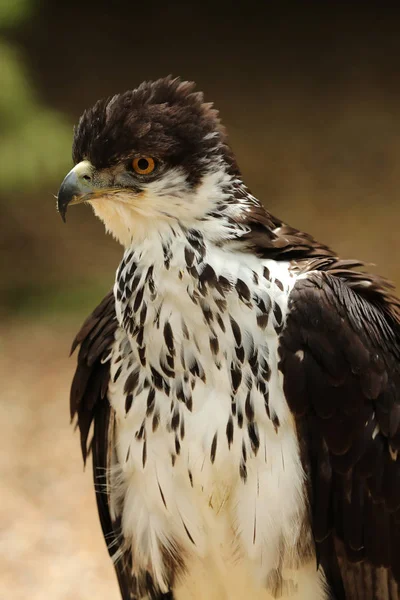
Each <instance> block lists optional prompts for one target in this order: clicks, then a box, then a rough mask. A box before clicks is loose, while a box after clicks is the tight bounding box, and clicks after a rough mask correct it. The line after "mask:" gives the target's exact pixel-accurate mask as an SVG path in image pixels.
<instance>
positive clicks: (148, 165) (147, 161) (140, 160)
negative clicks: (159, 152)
mask: <svg viewBox="0 0 400 600" xmlns="http://www.w3.org/2000/svg"><path fill="white" fill-rule="evenodd" d="M132 167H133V170H134V171H135V173H137V174H138V175H150V173H152V172H153V171H154V169H155V168H156V163H155V161H154V158H151V156H137V157H136V158H134V159H133V161H132Z"/></svg>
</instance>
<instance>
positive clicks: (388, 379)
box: [280, 265, 400, 600]
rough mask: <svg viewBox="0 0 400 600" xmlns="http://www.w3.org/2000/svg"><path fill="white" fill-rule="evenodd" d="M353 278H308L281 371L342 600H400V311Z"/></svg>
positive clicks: (322, 541) (324, 549)
mask: <svg viewBox="0 0 400 600" xmlns="http://www.w3.org/2000/svg"><path fill="white" fill-rule="evenodd" d="M350 266H351V265H350ZM344 273H345V278H342V277H341V276H338V275H342V276H343V274H344ZM348 277H349V274H348V272H347V270H345V271H343V270H339V271H338V272H337V273H329V272H325V271H313V272H312V273H309V274H308V275H307V276H306V277H304V278H299V279H298V281H297V283H296V285H295V286H294V288H293V290H292V292H291V296H290V299H289V314H288V317H287V322H286V327H285V329H284V331H283V332H282V335H281V344H280V369H281V371H282V372H283V375H284V392H285V395H286V398H287V401H288V403H289V405H290V408H291V410H292V412H293V413H294V415H295V418H296V422H297V427H298V432H299V437H300V436H302V438H303V443H302V448H303V447H305V448H306V450H305V451H303V463H304V467H305V470H306V473H307V474H308V477H309V480H310V484H311V485H310V486H309V490H310V491H309V500H310V505H311V512H312V518H313V530H314V537H315V542H316V549H317V556H318V560H319V561H320V563H321V565H322V566H323V568H324V570H325V572H326V573H327V576H328V579H330V584H331V586H332V588H333V593H334V595H335V598H337V599H341V598H363V600H373V599H374V600H376V599H378V600H379V599H381V600H388V599H389V598H390V599H398V598H399V597H400V596H399V590H398V583H399V582H400V459H399V458H398V455H397V448H398V445H399V440H400V360H399V358H400V326H399V321H398V304H397V303H396V304H394V309H393V310H391V306H390V298H391V296H389V295H388V294H386V293H381V294H380V293H379V292H378V290H377V289H374V290H373V291H371V290H370V289H368V286H366V288H365V290H366V291H365V292H363V285H362V278H361V277H359V278H358V279H357V277H355V278H353V279H351V280H350V283H349V282H348V281H346V278H348ZM360 282H361V283H360ZM305 440H306V443H304V441H305ZM336 560H337V561H338V562H339V566H340V571H338V570H337V568H336V567H335V563H336ZM339 574H340V575H339Z"/></svg>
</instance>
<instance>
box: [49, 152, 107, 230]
mask: <svg viewBox="0 0 400 600" xmlns="http://www.w3.org/2000/svg"><path fill="white" fill-rule="evenodd" d="M93 175H94V167H93V165H92V164H91V163H90V162H89V161H88V160H83V161H82V162H80V163H78V164H77V165H75V167H74V168H73V169H71V171H70V172H69V173H68V175H67V176H66V177H65V179H64V181H63V182H62V184H61V187H60V189H59V191H58V195H57V210H58V212H59V213H60V215H61V218H62V220H63V221H64V223H65V215H66V212H67V208H68V206H69V205H73V204H80V203H81V202H86V201H87V200H89V199H90V197H91V196H92V194H94V193H95V192H96V191H98V190H96V187H95V185H94V184H93Z"/></svg>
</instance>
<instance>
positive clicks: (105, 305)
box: [70, 292, 136, 600]
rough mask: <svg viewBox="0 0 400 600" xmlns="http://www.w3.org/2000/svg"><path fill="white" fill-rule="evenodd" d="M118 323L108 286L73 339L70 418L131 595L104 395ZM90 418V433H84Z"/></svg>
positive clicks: (128, 597)
mask: <svg viewBox="0 0 400 600" xmlns="http://www.w3.org/2000/svg"><path fill="white" fill-rule="evenodd" d="M117 327H118V323H117V320H116V315H115V304H114V296H113V293H112V292H110V293H109V294H107V296H106V297H105V298H104V300H103V301H102V302H101V303H100V304H99V306H98V307H97V308H96V309H95V310H94V311H93V313H92V314H91V315H90V316H89V317H88V318H87V319H86V321H85V322H84V324H83V326H82V328H81V329H80V331H79V332H78V334H77V336H76V337H75V340H74V342H73V344H72V352H74V350H75V349H76V348H77V347H78V346H80V349H79V353H78V362H77V367H76V372H75V376H74V378H73V382H72V386H71V397H70V408H71V418H74V417H75V416H76V417H77V422H78V427H79V431H80V436H81V448H82V455H83V460H84V462H85V463H86V460H87V457H88V455H89V453H90V450H92V455H93V456H92V458H93V480H94V485H95V490H96V502H97V508H98V512H99V518H100V523H101V527H102V530H103V535H104V539H105V541H106V544H107V549H108V552H109V554H110V556H111V558H112V559H113V562H114V567H115V571H116V574H117V578H118V583H119V587H120V592H121V596H122V598H123V600H134V599H135V598H136V596H135V595H134V589H135V585H134V581H133V577H132V563H131V560H132V559H131V553H130V552H126V551H125V550H124V539H123V536H122V533H121V523H120V510H119V509H120V507H118V506H117V507H116V506H114V505H113V499H112V497H111V490H112V487H113V481H112V479H113V477H115V473H116V468H117V459H116V455H115V427H114V411H113V410H112V408H111V407H110V404H109V402H108V398H107V389H108V383H109V379H110V363H109V354H110V348H111V346H112V344H113V341H114V335H115V331H116V329H117ZM92 424H93V425H94V427H93V437H92V439H89V435H90V429H91V426H92Z"/></svg>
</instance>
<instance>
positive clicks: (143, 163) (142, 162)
mask: <svg viewBox="0 0 400 600" xmlns="http://www.w3.org/2000/svg"><path fill="white" fill-rule="evenodd" d="M137 166H138V167H139V169H140V170H141V171H146V170H147V169H148V168H149V161H148V160H147V158H139V160H138V162H137Z"/></svg>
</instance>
